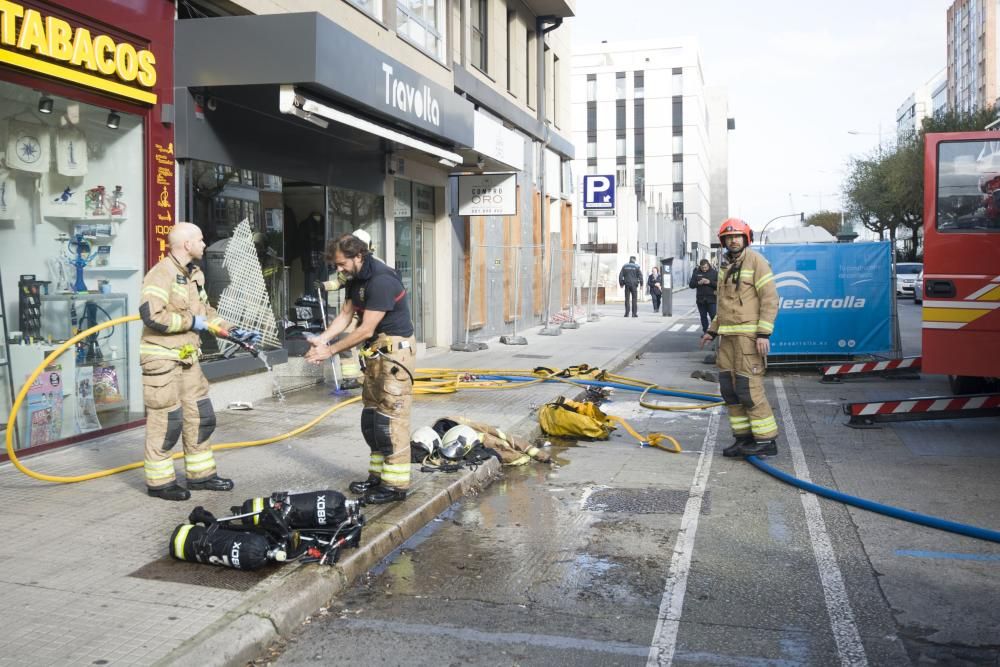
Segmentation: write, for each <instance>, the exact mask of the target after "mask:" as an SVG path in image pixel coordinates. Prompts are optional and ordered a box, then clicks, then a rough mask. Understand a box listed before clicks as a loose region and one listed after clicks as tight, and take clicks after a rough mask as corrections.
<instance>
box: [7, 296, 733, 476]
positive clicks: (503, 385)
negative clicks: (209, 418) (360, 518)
mask: <svg viewBox="0 0 1000 667" xmlns="http://www.w3.org/2000/svg"><path fill="white" fill-rule="evenodd" d="M139 319H140V317H139V316H138V315H127V316H125V317H119V318H116V319H113V320H108V321H107V322H101V323H100V324H97V325H95V326H92V327H90V328H89V329H86V330H84V331H81V332H80V333H78V334H76V335H74V336H72V337H71V338H70V339H69V340H67V341H66V342H64V343H61V344H60V345H59V346H58V347H56V348H55V349H54V350H52V352H50V353H49V354H48V356H46V357H45V359H44V360H43V361H42V362H41V363H40V364H39V365H38V367H37V368H35V370H34V371H33V372H32V373H31V374H30V375H29V376H28V379H27V380H26V381H25V383H24V386H23V387H21V390H20V391H19V392H18V394H17V397H16V398H15V400H14V405H13V406H12V407H11V412H10V417H9V418H8V419H7V431H6V434H5V440H6V450H7V456H8V457H9V458H10V461H11V463H13V464H14V466H15V467H16V468H17V469H18V470H19V471H21V472H22V473H24V474H25V475H27V476H28V477H32V478H34V479H37V480H40V481H43V482H53V483H56V484H71V483H75V482H85V481H88V480H92V479H99V478H101V477H109V476H111V475H116V474H118V473H120V472H125V471H127V470H135V469H138V468H141V467H143V462H142V461H136V462H134V463H128V464H125V465H121V466H118V467H115V468H108V469H107V470H98V471H96V472H91V473H87V474H83V475H48V474H45V473H40V472H36V471H34V470H31V469H30V468H28V467H27V466H26V465H24V463H22V462H21V460H20V459H18V457H17V453H16V451H15V449H14V433H15V427H16V423H17V415H18V413H19V412H20V410H21V407H22V405H23V404H24V401H25V398H26V397H27V394H28V390H29V389H30V388H31V386H32V385H33V384H34V383H35V380H36V379H38V376H39V375H41V373H42V372H44V370H45V369H46V368H48V366H49V365H50V364H52V362H53V361H55V360H56V359H57V358H58V357H59V356H60V355H61V354H63V353H64V352H65V351H66V350H68V349H70V348H71V347H72V346H74V345H76V344H77V343H79V342H80V341H82V340H84V339H85V338H87V337H88V336H91V335H93V334H95V333H97V332H98V331H101V330H103V329H107V328H109V327H113V326H117V325H119V324H126V323H128V322H134V321H137V320H139ZM215 333H216V334H219V333H220V332H215ZM220 337H222V338H227V337H226V336H225V335H220ZM227 339H228V338H227ZM228 340H232V339H228ZM234 342H235V341H234ZM244 347H246V346H244ZM581 376H582V377H581ZM597 377H600V378H602V379H595V378H597ZM574 378H576V379H574ZM582 378H591V379H582ZM605 378H606V379H605ZM612 379H613V380H614V381H613V382H611V381H610V380H612ZM416 380H417V381H416V383H415V384H414V390H413V393H414V394H415V395H419V394H432V395H433V394H453V393H455V392H457V391H459V390H460V389H482V390H497V389H512V388H519V387H525V386H530V385H533V384H538V383H542V382H563V383H567V384H571V385H574V386H576V387H578V388H581V389H584V388H586V387H588V386H612V387H616V388H620V389H626V390H629V391H641V392H642V396H643V397H645V396H646V395H647V394H658V395H663V396H677V397H680V398H688V399H694V400H700V401H704V402H705V404H703V405H680V406H678V405H675V406H662V405H658V404H655V403H643V405H644V407H647V408H649V409H654V410H702V409H705V408H711V407H715V406H716V405H721V403H722V399H721V397H719V396H718V395H714V394H697V393H692V392H682V391H677V390H671V389H667V388H663V387H659V386H658V385H655V384H652V383H648V382H643V381H640V380H634V379H631V378H626V377H624V376H620V375H613V374H608V373H605V372H603V371H599V370H598V369H592V368H590V367H588V366H586V365H585V364H583V365H580V366H575V367H571V368H570V369H566V370H563V371H554V370H551V369H535V370H532V371H517V370H509V369H507V370H503V369H442V368H432V369H418V370H417V373H416ZM360 400H361V397H360V396H355V397H353V398H349V399H347V400H345V401H341V402H339V403H336V404H334V405H332V406H330V407H329V408H327V409H326V410H324V411H323V412H321V413H320V414H319V415H317V416H316V417H315V418H313V419H312V420H310V421H308V422H306V423H305V424H303V425H302V426H299V427H298V428H295V429H293V430H291V431H288V432H287V433H281V434H279V435H275V436H271V437H268V438H261V439H259V440H247V441H240V442H226V443H220V444H216V445H212V450H213V451H219V450H224V449H237V448H242V447H258V446H261V445H270V444H272V443H275V442H280V441H282V440H287V439H288V438H292V437H295V436H297V435H300V434H302V433H304V432H306V431H308V430H309V429H311V428H313V427H314V426H316V425H317V424H319V423H320V422H321V421H323V420H324V419H326V418H327V417H329V416H330V415H332V414H333V413H334V412H336V411H337V410H340V409H341V408H344V407H347V406H348V405H351V404H352V403H358V402H359V401H360ZM642 400H643V399H640V402H642ZM615 420H616V421H619V422H621V423H624V420H620V418H615ZM625 428H626V430H628V431H629V432H630V433H631V434H632V435H633V436H634V437H635V438H636V439H637V440H639V441H640V442H643V441H644V438H643V437H642V436H641V435H639V434H638V433H636V432H635V431H634V430H633V429H632V428H631V427H629V426H628V425H627V424H625ZM652 436H658V437H652ZM664 439H666V440H669V441H671V442H672V443H673V445H674V447H673V448H669V447H666V446H664V445H662V444H661V441H662V440H664ZM645 441H647V442H648V443H649V444H650V445H652V446H655V447H659V448H661V449H664V450H666V451H672V452H679V451H680V445H679V444H678V443H677V441H676V440H674V439H673V438H671V437H670V436H665V435H663V434H650V436H647V438H646V439H645ZM183 456H184V454H183V452H178V453H176V454H173V455H172V456H171V458H172V459H179V458H181V457H183Z"/></svg>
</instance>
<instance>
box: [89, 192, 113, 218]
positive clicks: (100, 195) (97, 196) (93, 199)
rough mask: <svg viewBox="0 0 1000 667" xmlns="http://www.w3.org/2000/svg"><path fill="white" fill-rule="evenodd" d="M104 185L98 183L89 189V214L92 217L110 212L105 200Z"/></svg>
mask: <svg viewBox="0 0 1000 667" xmlns="http://www.w3.org/2000/svg"><path fill="white" fill-rule="evenodd" d="M104 194H105V193H104V186H103V185H97V186H94V187H92V188H90V189H89V190H87V204H86V207H87V215H88V216H89V217H92V218H103V217H104V216H106V215H107V214H108V208H107V204H106V203H105V201H104Z"/></svg>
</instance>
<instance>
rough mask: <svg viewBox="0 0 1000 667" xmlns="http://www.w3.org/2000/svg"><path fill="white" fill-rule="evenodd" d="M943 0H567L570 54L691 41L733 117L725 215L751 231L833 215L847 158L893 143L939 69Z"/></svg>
mask: <svg viewBox="0 0 1000 667" xmlns="http://www.w3.org/2000/svg"><path fill="white" fill-rule="evenodd" d="M951 1H952V0H836V1H835V2H829V0H826V1H823V2H820V1H819V0H798V1H791V0H756V1H752V0H577V2H576V17H574V18H573V19H571V31H572V40H573V45H574V49H576V48H579V47H585V46H591V45H595V44H599V43H600V41H601V40H604V39H606V40H608V41H609V42H610V41H616V42H617V41H626V40H630V39H637V40H639V39H641V40H647V39H661V38H662V39H671V38H676V37H695V38H696V39H697V40H698V42H699V47H700V52H701V62H702V69H703V73H704V77H705V83H706V85H722V86H725V87H726V88H727V90H728V94H729V115H730V116H731V117H733V118H735V119H736V129H735V130H734V131H732V132H730V133H729V156H730V160H729V214H730V215H731V216H738V217H742V218H744V219H746V220H747V221H748V222H750V224H751V226H753V227H754V228H756V229H760V228H761V227H763V225H764V224H765V223H766V222H767V221H768V220H770V219H771V218H774V217H776V216H779V215H785V214H789V213H798V212H800V211H802V212H804V213H805V214H806V216H808V215H809V214H810V213H813V212H816V211H818V210H821V209H828V210H837V211H839V210H840V209H841V208H842V195H841V191H842V188H843V182H844V178H845V176H846V174H847V171H848V164H849V163H850V160H851V158H852V156H853V157H861V156H863V155H865V154H867V153H870V152H872V151H874V150H875V149H877V147H878V144H879V131H880V130H881V137H882V141H883V142H886V143H888V142H889V141H891V140H892V139H893V138H894V137H895V126H896V109H897V108H898V107H899V106H900V105H901V104H902V103H903V101H904V100H905V99H906V98H907V97H909V96H910V94H911V93H913V91H914V90H915V89H916V88H918V87H919V86H921V85H923V84H924V83H925V82H927V81H928V80H929V79H931V78H932V77H933V76H934V75H935V74H936V73H937V72H939V71H940V70H941V69H943V68H944V67H945V65H946V64H947V60H946V48H947V42H946V25H947V21H946V12H947V9H948V7H949V5H950V4H951ZM852 130H853V131H855V132H857V133H858V134H849V133H848V132H849V131H852ZM713 217H714V215H713ZM719 222H721V220H712V225H713V227H714V226H715V225H716V224H718V223H719ZM796 224H798V221H797V219H796V218H794V217H791V218H786V219H781V220H777V221H775V222H774V223H773V224H772V225H771V226H770V228H769V229H775V228H778V227H782V226H791V225H796Z"/></svg>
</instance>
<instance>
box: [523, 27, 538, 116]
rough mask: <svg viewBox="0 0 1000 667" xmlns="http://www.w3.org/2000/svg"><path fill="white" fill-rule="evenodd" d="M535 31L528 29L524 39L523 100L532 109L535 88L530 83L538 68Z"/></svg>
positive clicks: (533, 106)
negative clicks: (524, 87) (524, 88)
mask: <svg viewBox="0 0 1000 667" xmlns="http://www.w3.org/2000/svg"><path fill="white" fill-rule="evenodd" d="M535 49H536V46H535V31H534V30H529V31H528V36H527V39H525V40H524V80H525V82H526V83H525V86H526V90H525V93H524V99H525V102H527V104H528V106H529V107H531V108H532V109H534V108H535V90H534V86H532V85H531V84H532V83H533V82H534V77H532V74H535V70H536V69H538V62H537V60H538V56H537V55H536V54H535Z"/></svg>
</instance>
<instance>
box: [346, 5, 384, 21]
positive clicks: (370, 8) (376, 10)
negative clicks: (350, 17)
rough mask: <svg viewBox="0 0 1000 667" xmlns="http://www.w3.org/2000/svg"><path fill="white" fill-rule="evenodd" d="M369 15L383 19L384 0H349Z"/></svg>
mask: <svg viewBox="0 0 1000 667" xmlns="http://www.w3.org/2000/svg"><path fill="white" fill-rule="evenodd" d="M347 1H348V2H350V3H351V4H352V5H354V6H355V7H357V8H358V9H360V10H361V11H363V12H364V13H365V14H368V16H371V17H372V18H375V19H377V20H379V21H381V20H382V0H347Z"/></svg>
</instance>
